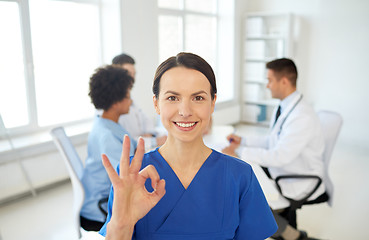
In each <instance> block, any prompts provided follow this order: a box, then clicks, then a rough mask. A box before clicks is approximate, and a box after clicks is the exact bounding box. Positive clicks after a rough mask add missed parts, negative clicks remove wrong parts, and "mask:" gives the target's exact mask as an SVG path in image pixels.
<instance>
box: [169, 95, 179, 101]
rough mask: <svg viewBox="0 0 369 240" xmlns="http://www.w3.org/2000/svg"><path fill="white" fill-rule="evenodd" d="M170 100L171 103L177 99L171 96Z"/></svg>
mask: <svg viewBox="0 0 369 240" xmlns="http://www.w3.org/2000/svg"><path fill="white" fill-rule="evenodd" d="M168 100H169V101H175V100H177V97H175V96H170V97H168Z"/></svg>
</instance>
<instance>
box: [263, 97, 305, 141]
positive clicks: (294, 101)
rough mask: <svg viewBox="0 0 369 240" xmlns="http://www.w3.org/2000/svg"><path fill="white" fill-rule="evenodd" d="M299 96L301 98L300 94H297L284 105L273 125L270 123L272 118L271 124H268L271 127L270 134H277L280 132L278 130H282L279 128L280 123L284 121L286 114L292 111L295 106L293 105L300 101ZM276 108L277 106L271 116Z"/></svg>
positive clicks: (275, 110)
mask: <svg viewBox="0 0 369 240" xmlns="http://www.w3.org/2000/svg"><path fill="white" fill-rule="evenodd" d="M300 98H301V94H297V95H296V96H295V97H294V98H293V101H291V103H290V104H289V105H288V106H287V107H286V109H283V112H282V113H281V115H280V116H279V118H278V120H277V122H276V123H275V125H274V127H273V123H272V121H274V120H272V121H271V125H270V126H271V127H272V130H271V135H278V134H279V133H280V131H281V130H282V129H281V126H282V124H284V122H285V121H286V118H287V117H288V115H289V114H290V113H291V111H293V108H294V107H295V105H296V104H298V101H300ZM277 108H278V107H276V108H275V109H274V114H273V117H274V116H275V114H276V112H277ZM273 119H274V118H273Z"/></svg>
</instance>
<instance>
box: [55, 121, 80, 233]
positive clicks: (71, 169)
mask: <svg viewBox="0 0 369 240" xmlns="http://www.w3.org/2000/svg"><path fill="white" fill-rule="evenodd" d="M50 134H51V136H52V137H53V140H54V143H55V145H56V146H57V148H58V150H59V152H60V153H61V155H62V157H63V160H64V162H65V165H66V166H67V169H68V173H69V177H70V179H71V182H72V187H73V222H74V226H75V230H76V233H77V236H78V238H81V236H82V234H81V229H80V227H81V226H80V217H79V213H80V211H81V208H82V204H83V201H84V199H85V190H84V188H83V185H82V182H81V180H80V179H81V177H82V173H83V164H82V161H81V159H80V157H79V156H78V153H77V152H76V150H75V148H74V146H73V144H72V142H71V141H70V140H69V138H68V136H67V135H66V134H65V131H64V128H63V127H57V128H54V129H52V130H51V132H50Z"/></svg>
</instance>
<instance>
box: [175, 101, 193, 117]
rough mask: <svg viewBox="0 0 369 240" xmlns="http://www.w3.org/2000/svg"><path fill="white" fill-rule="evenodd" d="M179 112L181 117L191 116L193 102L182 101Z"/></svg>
mask: <svg viewBox="0 0 369 240" xmlns="http://www.w3.org/2000/svg"><path fill="white" fill-rule="evenodd" d="M178 114H179V115H180V116H181V117H189V116H191V115H192V110H191V104H190V103H187V102H182V103H181V104H180V106H179V109H178Z"/></svg>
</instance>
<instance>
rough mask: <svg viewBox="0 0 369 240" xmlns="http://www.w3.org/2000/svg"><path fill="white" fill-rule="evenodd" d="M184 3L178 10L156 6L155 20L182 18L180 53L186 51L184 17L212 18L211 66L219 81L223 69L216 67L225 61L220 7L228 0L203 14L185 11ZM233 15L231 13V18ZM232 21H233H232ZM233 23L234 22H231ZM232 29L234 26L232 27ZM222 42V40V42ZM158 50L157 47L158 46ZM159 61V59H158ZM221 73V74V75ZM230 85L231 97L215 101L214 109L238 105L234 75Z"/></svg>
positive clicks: (217, 3)
mask: <svg viewBox="0 0 369 240" xmlns="http://www.w3.org/2000/svg"><path fill="white" fill-rule="evenodd" d="M185 1H186V0H183V1H182V5H181V7H180V9H172V8H165V7H160V6H159V5H157V8H158V15H157V19H159V17H160V16H174V17H181V18H182V45H183V46H182V51H183V50H184V49H186V41H185V39H186V35H185V34H186V33H185V24H186V23H185V18H186V15H196V16H204V17H214V18H215V19H216V36H217V39H216V49H214V56H215V62H214V66H212V68H213V70H214V72H215V75H216V76H217V79H218V81H219V79H220V78H219V77H220V76H224V69H219V67H218V66H221V65H223V61H226V60H224V59H223V60H222V59H220V45H221V43H220V42H221V40H220V35H221V34H222V33H221V31H222V28H224V26H222V27H221V23H220V21H222V17H223V16H222V15H223V12H222V11H221V9H220V5H224V4H225V3H227V2H228V0H216V9H215V12H214V13H205V12H201V11H193V10H187V9H185ZM233 3H234V2H232V4H233ZM234 14H235V13H234V12H233V18H234V16H235V15H234ZM233 20H234V19H233ZM233 23H234V22H233ZM232 27H234V26H232ZM158 30H159V26H158ZM223 41H224V40H223ZM229 44H232V46H231V47H232V48H233V49H234V47H235V43H234V41H231V42H230V43H229ZM158 48H159V46H158ZM232 55H233V59H232V60H231V61H234V58H235V52H234V50H233V53H232ZM159 58H160V54H159ZM159 61H160V59H159ZM231 71H237V70H236V69H235V67H234V68H233V69H231ZM221 72H222V73H221ZM232 81H233V82H232V83H233V88H232V97H231V98H230V99H225V100H222V101H219V100H217V103H216V107H217V109H224V108H228V107H230V106H234V104H237V103H238V97H239V94H238V92H237V88H236V87H237V85H238V81H237V80H236V76H235V74H233V76H232Z"/></svg>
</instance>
